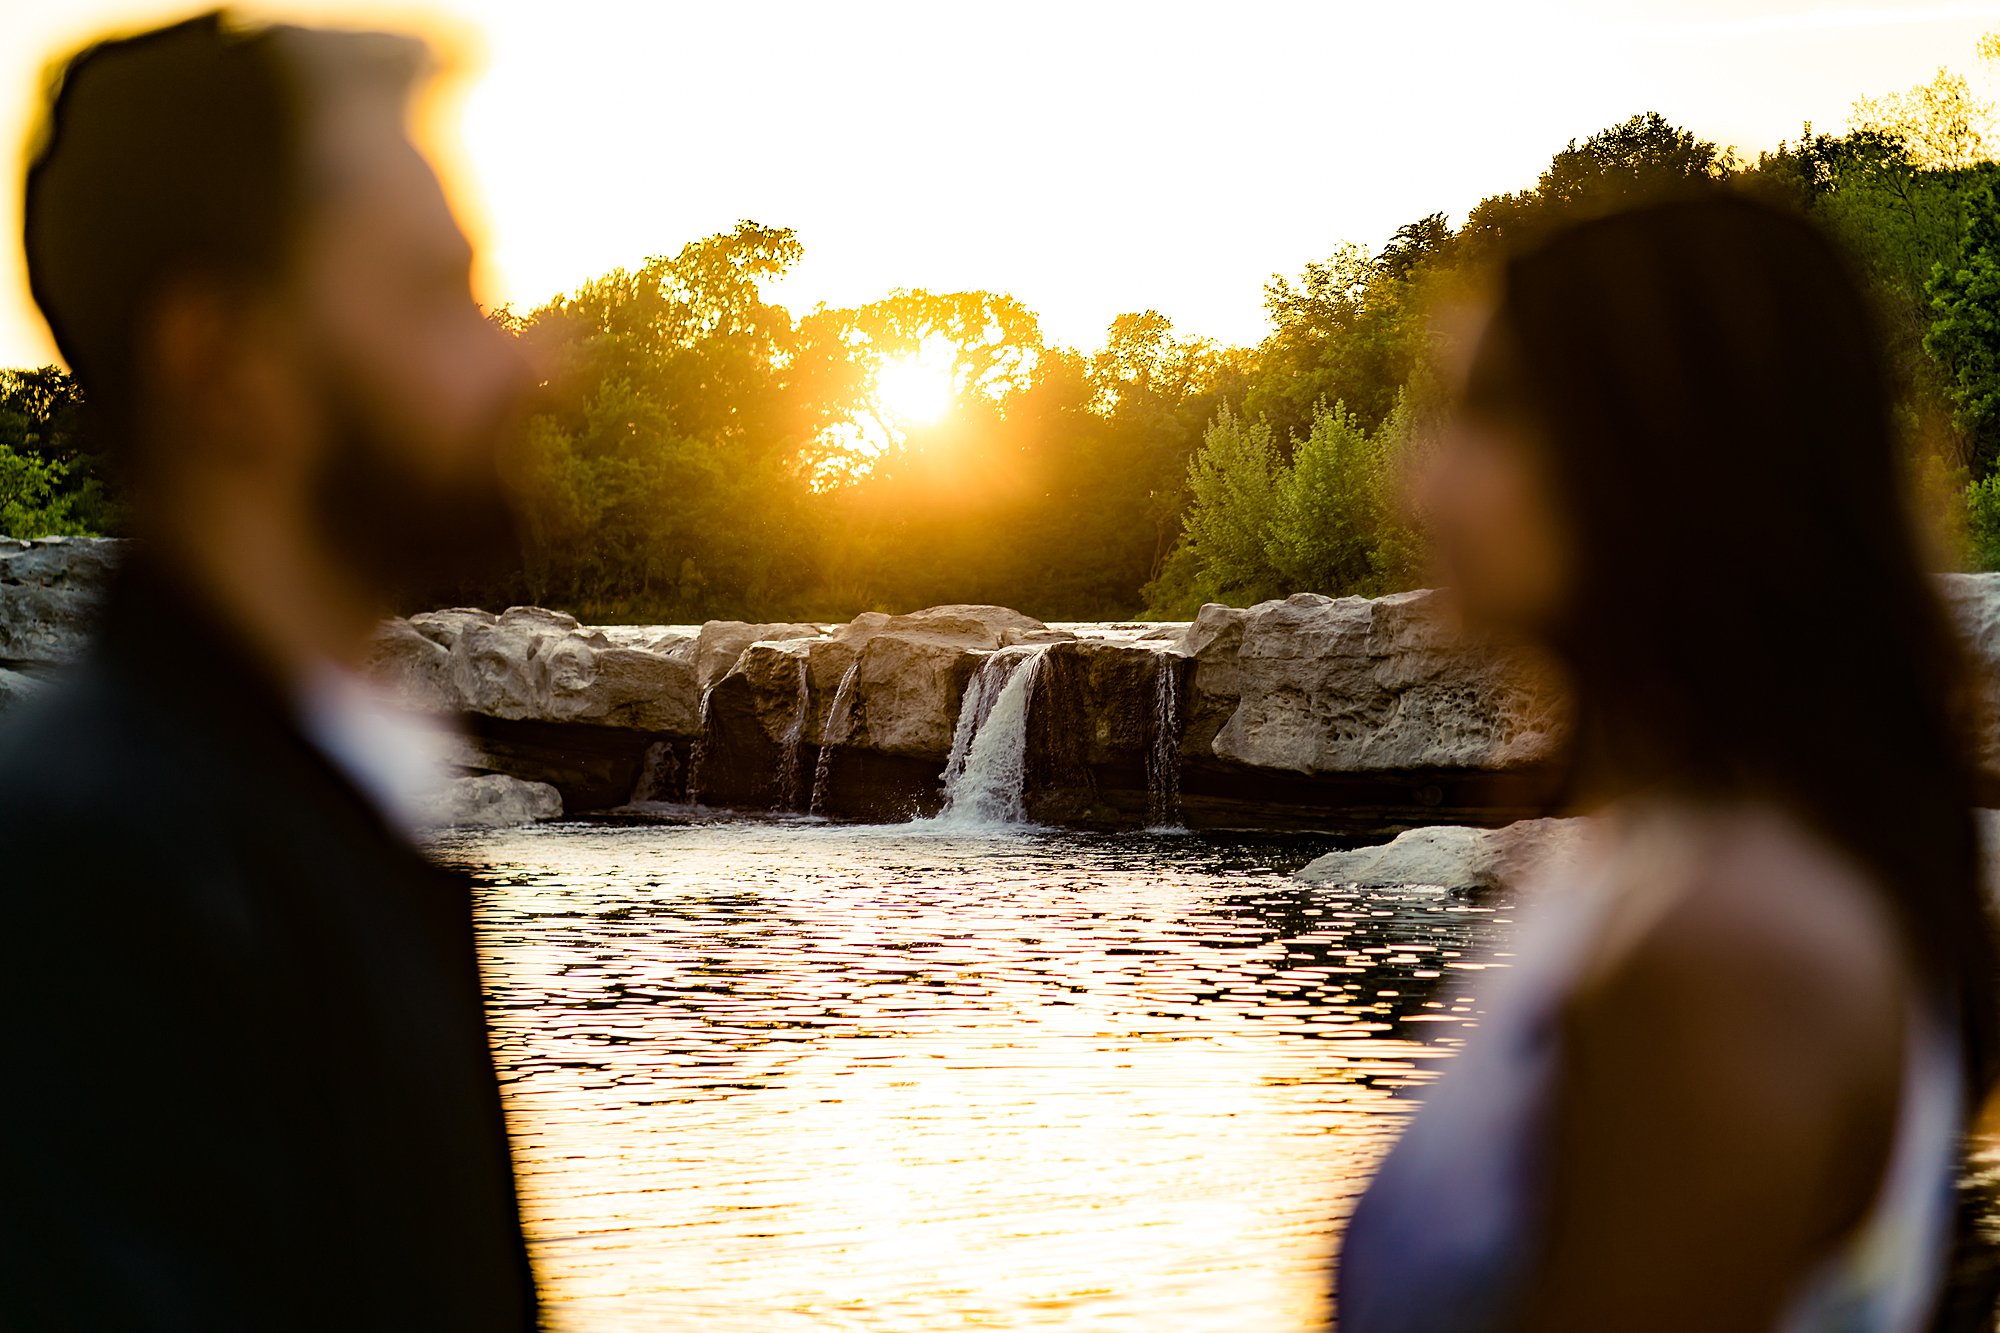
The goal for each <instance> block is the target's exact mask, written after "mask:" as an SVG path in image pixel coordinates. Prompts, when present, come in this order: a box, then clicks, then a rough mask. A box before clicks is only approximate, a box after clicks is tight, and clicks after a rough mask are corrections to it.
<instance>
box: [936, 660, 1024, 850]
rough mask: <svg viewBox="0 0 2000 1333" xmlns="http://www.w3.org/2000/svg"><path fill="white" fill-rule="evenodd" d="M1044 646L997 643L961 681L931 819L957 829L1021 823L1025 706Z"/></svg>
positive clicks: (1022, 820)
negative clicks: (940, 797) (937, 808)
mask: <svg viewBox="0 0 2000 1333" xmlns="http://www.w3.org/2000/svg"><path fill="white" fill-rule="evenodd" d="M1043 651H1044V645H1040V644H1033V645H1027V646H1018V647H1013V648H1002V649H1001V650H1000V651H998V652H996V653H994V654H993V655H992V656H990V657H988V658H987V659H986V660H985V661H984V662H981V663H980V664H979V670H978V671H977V672H976V673H975V674H974V675H973V677H972V679H971V681H969V682H968V683H967V684H966V687H965V698H964V699H963V701H961V703H960V704H959V708H958V727H957V729H956V730H955V731H954V732H953V733H952V739H951V757H950V758H949V759H947V760H946V761H945V766H944V809H943V810H942V811H941V812H940V813H939V814H938V817H937V819H936V821H935V822H936V823H938V824H941V825H945V826H949V827H959V828H985V827H989V826H992V825H995V824H1022V823H1026V822H1027V810H1026V801H1025V798H1026V795H1027V780H1028V706H1029V704H1030V703H1031V702H1032V701H1033V697H1034V690H1035V677H1036V676H1037V675H1038V674H1039V673H1040V670H1041V665H1042V653H1043Z"/></svg>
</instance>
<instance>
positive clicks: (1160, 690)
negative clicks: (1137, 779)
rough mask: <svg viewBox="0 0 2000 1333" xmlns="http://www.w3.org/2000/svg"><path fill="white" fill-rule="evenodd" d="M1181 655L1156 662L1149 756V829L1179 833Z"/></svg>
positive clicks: (1165, 656)
mask: <svg viewBox="0 0 2000 1333" xmlns="http://www.w3.org/2000/svg"><path fill="white" fill-rule="evenodd" d="M1180 660H1181V659H1180V654H1178V653H1171V652H1163V653H1160V654H1158V655H1157V656H1156V657H1155V658H1154V659H1153V673H1154V674H1153V745H1152V748H1151V749H1150V750H1149V751H1147V754H1146V827H1147V828H1149V829H1157V830H1159V831H1161V832H1169V831H1172V832H1178V831H1180V830H1181V829H1182V827H1183V825H1182V824H1181V691H1180V672H1179V669H1178V668H1179V666H1180Z"/></svg>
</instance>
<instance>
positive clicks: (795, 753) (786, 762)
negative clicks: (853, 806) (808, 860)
mask: <svg viewBox="0 0 2000 1333" xmlns="http://www.w3.org/2000/svg"><path fill="white" fill-rule="evenodd" d="M811 716H812V676H811V674H810V673H809V672H808V671H807V670H806V659H805V658H804V657H801V658H799V692H798V695H797V697H796V698H795V699H794V700H793V701H792V723H791V725H790V726H789V727H787V728H785V736H784V739H783V740H782V741H780V742H779V745H780V747H781V750H780V753H779V755H778V808H779V809H780V810H795V809H797V808H798V804H799V771H800V769H801V768H803V767H804V765H805V744H806V719H807V718H809V717H811Z"/></svg>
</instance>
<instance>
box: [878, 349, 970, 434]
mask: <svg viewBox="0 0 2000 1333" xmlns="http://www.w3.org/2000/svg"><path fill="white" fill-rule="evenodd" d="M875 397H876V400H877V401H878V402H880V403H881V405H882V410H883V411H884V412H885V413H887V414H888V415H889V416H890V417H892V418H894V419H895V420H897V421H899V422H907V423H909V424H912V425H923V424H926V423H929V422H933V421H937V420H938V419H940V418H941V417H943V416H944V414H945V413H947V412H949V411H951V405H952V401H953V400H954V399H955V398H956V397H957V390H956V388H955V387H954V385H953V384H952V375H951V361H950V359H949V358H948V357H939V356H936V355H933V354H932V352H931V349H930V348H928V347H926V348H925V349H924V350H923V351H922V352H920V353H918V354H916V355H913V356H904V357H898V358H897V359H896V360H894V361H885V362H883V364H882V368H881V369H880V370H878V371H877V372H876V373H875Z"/></svg>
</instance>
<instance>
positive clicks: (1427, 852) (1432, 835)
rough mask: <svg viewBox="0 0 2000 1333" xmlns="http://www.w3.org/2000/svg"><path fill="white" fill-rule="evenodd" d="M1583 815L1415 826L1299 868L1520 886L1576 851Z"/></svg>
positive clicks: (1347, 877)
mask: <svg viewBox="0 0 2000 1333" xmlns="http://www.w3.org/2000/svg"><path fill="white" fill-rule="evenodd" d="M1588 824H1589V821H1588V820H1584V819H1524V820H1521V821H1520V822H1519V823H1515V824H1509V825H1507V827H1505V828H1497V829H1484V828H1462V827H1458V826H1455V825H1443V826H1439V827H1436V828H1415V829H1411V830H1409V831H1408V832H1406V833H1402V834H1399V835H1398V836H1397V837H1396V838H1395V840H1394V841H1391V842H1387V843H1383V844H1381V845H1380V846H1376V847H1356V848H1352V849H1350V850H1348V851H1342V852H1329V853H1327V854H1326V855H1325V856H1322V857H1320V858H1319V859H1318V860H1316V861H1314V862H1313V863H1312V864H1310V865H1308V866H1306V867H1305V868H1304V869H1302V870H1300V871H1299V872H1298V874H1297V876H1296V878H1298V879H1300V880H1302V881H1303V882H1305V883H1307V884H1355V885H1359V886H1360V887H1362V888H1366V889H1381V888H1399V887H1403V886H1406V885H1422V886H1425V887H1430V888H1439V889H1444V890H1447V891H1449V892H1453V893H1478V892H1483V891H1485V890H1489V889H1495V888H1498V887H1500V886H1501V885H1503V884H1518V883H1519V882H1520V881H1522V880H1523V879H1527V878H1532V877H1534V876H1536V875H1539V874H1541V873H1543V872H1544V871H1545V870H1547V869H1548V868H1550V867H1551V866H1553V865H1555V864H1558V863H1560V862H1561V861H1562V860H1564V859H1566V858H1568V857H1571V856H1574V855H1575V853H1576V850H1577V843H1578V840H1579V839H1580V838H1581V837H1582V836H1583V832H1584V830H1585V828H1586V827H1588Z"/></svg>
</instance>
